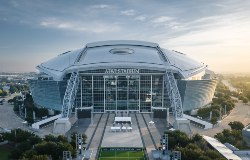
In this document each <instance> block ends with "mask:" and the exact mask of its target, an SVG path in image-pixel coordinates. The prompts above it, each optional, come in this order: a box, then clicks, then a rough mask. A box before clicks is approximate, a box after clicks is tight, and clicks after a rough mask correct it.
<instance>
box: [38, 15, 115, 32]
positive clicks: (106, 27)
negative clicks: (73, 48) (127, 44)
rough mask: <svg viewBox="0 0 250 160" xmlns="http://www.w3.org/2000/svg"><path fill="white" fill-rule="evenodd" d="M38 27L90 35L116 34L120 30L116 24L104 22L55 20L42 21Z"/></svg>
mask: <svg viewBox="0 0 250 160" xmlns="http://www.w3.org/2000/svg"><path fill="white" fill-rule="evenodd" d="M40 26H42V27H46V28H53V29H61V30H68V31H77V32H92V33H104V32H116V31H119V30H120V27H119V26H118V25H117V24H110V23H104V22H88V23H83V22H79V21H65V20H64V21H63V20H60V19H57V18H46V19H43V20H42V21H41V22H40Z"/></svg>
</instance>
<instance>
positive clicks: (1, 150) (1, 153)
mask: <svg viewBox="0 0 250 160" xmlns="http://www.w3.org/2000/svg"><path fill="white" fill-rule="evenodd" d="M10 152H11V150H10V149H9V148H5V147H3V146H0V157H1V160H8V156H9V155H10Z"/></svg>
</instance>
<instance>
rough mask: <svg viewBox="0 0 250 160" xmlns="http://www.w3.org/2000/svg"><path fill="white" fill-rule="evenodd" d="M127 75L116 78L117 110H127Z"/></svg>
mask: <svg viewBox="0 0 250 160" xmlns="http://www.w3.org/2000/svg"><path fill="white" fill-rule="evenodd" d="M127 77H128V76H118V78H117V110H128V79H127Z"/></svg>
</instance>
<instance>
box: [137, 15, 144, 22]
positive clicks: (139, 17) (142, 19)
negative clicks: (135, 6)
mask: <svg viewBox="0 0 250 160" xmlns="http://www.w3.org/2000/svg"><path fill="white" fill-rule="evenodd" d="M135 20H137V21H145V20H146V17H145V16H137V17H135Z"/></svg>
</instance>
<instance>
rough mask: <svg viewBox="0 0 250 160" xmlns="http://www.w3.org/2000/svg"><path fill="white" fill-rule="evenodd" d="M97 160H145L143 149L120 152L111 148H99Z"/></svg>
mask: <svg viewBox="0 0 250 160" xmlns="http://www.w3.org/2000/svg"><path fill="white" fill-rule="evenodd" d="M99 152H100V153H99V158H98V160H108V159H110V160H145V159H146V158H145V155H144V151H143V149H140V148H139V149H138V150H132V151H131V150H126V148H125V149H124V148H123V150H120V149H119V148H111V150H107V149H106V148H101V149H100V151H99Z"/></svg>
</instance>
